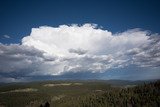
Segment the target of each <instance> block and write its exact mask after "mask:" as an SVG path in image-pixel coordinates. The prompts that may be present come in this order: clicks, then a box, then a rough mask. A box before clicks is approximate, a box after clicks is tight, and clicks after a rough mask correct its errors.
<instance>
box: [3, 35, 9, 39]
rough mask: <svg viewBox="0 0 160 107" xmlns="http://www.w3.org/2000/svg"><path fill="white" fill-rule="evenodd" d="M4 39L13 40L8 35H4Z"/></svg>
mask: <svg viewBox="0 0 160 107" xmlns="http://www.w3.org/2000/svg"><path fill="white" fill-rule="evenodd" d="M3 37H4V38H7V39H9V38H11V37H10V36H8V35H3Z"/></svg>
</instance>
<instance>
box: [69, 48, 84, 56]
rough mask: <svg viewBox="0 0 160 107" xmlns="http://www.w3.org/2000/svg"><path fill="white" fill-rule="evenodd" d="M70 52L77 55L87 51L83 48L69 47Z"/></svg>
mask: <svg viewBox="0 0 160 107" xmlns="http://www.w3.org/2000/svg"><path fill="white" fill-rule="evenodd" d="M68 51H69V52H70V53H76V54H78V55H83V54H86V53H87V50H83V49H80V48H78V49H69V50H68Z"/></svg>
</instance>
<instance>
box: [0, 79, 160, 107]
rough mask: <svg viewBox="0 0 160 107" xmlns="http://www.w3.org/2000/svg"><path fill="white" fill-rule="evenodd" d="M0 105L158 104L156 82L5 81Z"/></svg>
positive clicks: (105, 106) (123, 106)
mask: <svg viewBox="0 0 160 107" xmlns="http://www.w3.org/2000/svg"><path fill="white" fill-rule="evenodd" d="M136 84H138V85H136ZM0 107H160V81H159V80H158V81H152V82H149V81H147V82H143V83H142V81H141V82H127V81H113V80H112V81H95V80H94V81H46V82H32V83H21V84H16V83H15V84H6V85H1V86H0Z"/></svg>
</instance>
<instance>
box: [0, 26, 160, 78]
mask: <svg viewBox="0 0 160 107" xmlns="http://www.w3.org/2000/svg"><path fill="white" fill-rule="evenodd" d="M159 41H160V37H159V36H154V35H151V34H149V33H148V32H147V31H142V30H140V29H132V30H128V31H125V32H122V33H117V34H112V33H111V32H110V31H107V30H102V29H99V28H97V26H96V25H91V24H84V25H82V26H78V25H71V26H67V25H61V26H59V27H49V26H42V27H39V28H33V29H32V31H31V34H30V35H29V36H26V37H24V38H23V39H22V44H21V45H20V44H11V45H3V44H0V72H15V71H16V72H25V74H26V75H60V74H63V73H67V72H85V71H87V72H88V71H89V72H105V71H107V70H108V69H113V68H119V67H125V66H127V65H130V64H135V65H138V66H142V67H144V66H150V67H152V66H154V67H155V66H158V67H159V66H160V65H159V64H158V63H159V62H160V60H159V59H160V52H159V50H160V49H159V47H160V42H159ZM146 61H147V62H146Z"/></svg>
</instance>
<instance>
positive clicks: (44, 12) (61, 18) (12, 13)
mask: <svg viewBox="0 0 160 107" xmlns="http://www.w3.org/2000/svg"><path fill="white" fill-rule="evenodd" d="M159 5H160V2H159V0H134V1H133V0H93V1H90V0H57V1H55V0H1V1H0V17H1V18H0V25H1V26H0V29H1V30H0V43H1V45H3V46H1V49H0V50H1V51H6V50H7V49H8V50H7V51H6V53H13V51H14V50H11V49H12V48H13V49H14V48H15V50H19V51H20V53H22V51H23V52H24V53H25V54H26V53H30V54H33V55H35V56H37V54H35V53H43V52H39V51H42V50H43V51H45V52H46V53H47V54H48V53H49V54H51V53H52V52H51V53H50V51H49V50H46V49H44V48H43V49H41V48H40V47H38V46H39V45H35V44H33V43H31V37H32V36H34V37H36V35H37V34H36V35H34V34H35V32H36V31H34V30H32V28H37V30H38V28H39V27H40V26H43V28H42V29H40V31H39V33H41V34H42V33H43V32H44V31H45V30H47V31H48V32H52V33H54V32H53V30H50V28H47V27H45V26H51V27H52V28H60V25H66V26H67V25H68V26H67V27H68V29H69V30H67V32H69V33H70V28H71V29H72V27H73V28H74V27H75V29H77V27H78V28H80V29H81V30H82V32H84V31H83V30H84V29H86V28H88V29H90V30H89V31H91V32H92V31H93V33H96V32H97V29H101V30H102V33H100V34H99V35H103V31H104V32H105V34H104V35H110V34H108V33H112V34H111V36H113V38H114V36H117V35H119V36H121V37H123V36H124V34H128V35H129V34H130V33H131V34H132V35H131V36H134V35H135V34H136V35H140V36H136V38H138V40H139V41H138V42H137V40H136V39H135V38H134V37H133V38H128V37H126V36H124V37H126V39H127V40H128V41H131V42H133V43H137V44H139V45H133V44H127V43H126V44H125V45H124V44H122V42H124V40H122V41H117V42H116V43H114V44H113V43H110V44H111V46H110V47H108V48H105V47H102V46H101V45H100V49H99V48H97V50H93V49H92V48H86V49H82V48H81V47H80V46H79V45H78V46H79V48H77V47H78V46H77V47H74V48H73V47H72V48H71V47H69V46H70V44H69V43H68V44H69V45H67V46H68V47H66V48H68V51H69V52H70V53H71V54H75V53H78V52H79V53H78V55H79V56H78V58H79V57H82V56H80V53H85V52H88V53H87V54H86V56H87V55H96V57H100V55H107V56H105V57H106V58H108V57H110V56H108V55H109V54H115V53H117V54H118V49H123V48H125V49H127V50H128V51H127V52H129V51H133V50H132V49H133V48H134V49H135V48H138V49H139V47H141V46H140V45H142V44H141V43H140V42H144V44H145V45H146V44H147V45H148V44H149V42H148V41H147V40H146V38H147V37H148V35H155V33H157V34H156V35H157V36H158V37H157V36H156V37H157V38H158V39H156V40H159V33H160V29H159V26H160V22H159V21H160V20H159V19H160V12H159V10H160V7H159ZM86 23H90V24H89V25H87V27H83V25H85V24H86ZM71 24H78V25H75V26H72V25H71ZM92 24H97V25H98V27H97V26H95V25H92ZM94 27H95V28H94ZM135 28H140V29H138V30H132V31H131V32H129V31H128V30H130V29H135ZM60 29H65V30H66V28H65V27H61V28H60ZM105 30H107V31H105ZM146 30H147V31H146ZM76 32H78V30H76ZM61 33H62V32H60V34H61ZM121 33H122V34H121ZM31 34H33V35H31ZM62 34H63V33H62ZM62 34H61V35H62ZM86 34H87V33H84V35H86ZM116 34H117V35H116ZM141 34H145V36H144V35H141ZM46 35H48V36H45V34H44V35H41V38H42V37H44V38H49V37H50V35H49V34H46ZM26 36H30V37H28V38H26V39H24V37H26ZM69 36H70V35H69ZM41 38H38V39H36V40H35V41H37V40H38V41H41V40H42V39H41ZM71 38H72V37H71ZM61 39H63V38H61ZM88 39H89V40H90V38H89V37H88ZM95 39H96V37H95ZM130 39H131V40H130ZM141 39H142V41H141ZM143 39H144V40H143ZM49 40H50V39H49ZM69 40H71V39H69ZM115 40H116V38H115ZM132 40H133V41H132ZM150 40H153V39H150ZM154 40H155V39H154ZM154 40H153V41H154ZM43 42H44V41H43ZM52 42H54V41H52ZM61 42H62V43H61V44H62V45H59V44H58V45H57V43H55V44H56V46H57V47H58V46H60V47H61V46H63V43H64V41H61ZM101 42H102V41H101ZM106 42H107V41H106ZM158 42H159V41H158ZM6 44H8V45H6ZM11 44H12V45H14V46H12V45H11ZM16 44H22V46H21V45H16ZM23 44H24V45H25V46H26V45H27V46H33V47H34V48H36V49H29V48H28V47H23ZM82 44H85V43H82ZM98 44H100V43H99V42H98ZM115 44H120V46H121V47H117V51H114V50H115V49H116V48H115V47H114V45H115ZM47 45H53V44H49V43H48V42H47ZM105 45H107V44H105ZM126 45H128V46H126ZM157 45H158V46H159V44H158V43H155V44H154V45H151V44H150V45H148V46H147V49H148V50H144V49H142V48H140V49H139V50H141V51H142V50H143V51H144V52H141V54H142V53H147V55H150V56H154V55H153V53H152V54H151V53H148V52H149V49H150V48H152V46H154V47H155V46H157ZM7 46H8V47H7ZM85 46H90V44H89V45H88V44H87V45H85ZM107 46H108V45H107ZM117 46H118V45H117ZM111 47H113V48H111ZM10 48H11V49H10ZM23 48H24V49H26V50H23ZM45 48H46V47H45ZM102 48H103V50H104V51H102ZM27 49H28V50H27ZM58 49H60V50H58V51H54V52H53V53H52V54H54V55H58V57H61V54H64V53H63V52H62V50H64V49H63V48H58ZM107 49H109V51H108V50H107ZM154 49H155V50H154V52H156V55H159V54H158V53H159V48H157V47H156V48H154ZM29 50H34V51H35V53H31V52H30V51H29ZM97 51H98V52H97ZM134 51H135V50H134ZM58 52H59V54H57V53H58ZM127 52H126V53H123V54H125V55H126V54H127ZM136 52H137V51H136ZM138 52H139V51H138ZM20 53H16V54H15V55H17V54H18V55H19V54H20ZM67 53H68V52H67ZM104 53H106V54H104ZM65 54H66V53H65ZM117 54H116V55H117ZM154 54H155V53H154ZM9 55H12V54H9ZM27 55H28V54H27ZM38 55H39V54H38ZM98 55H99V56H98ZM116 55H113V56H111V57H112V58H113V59H114V60H116V61H119V60H121V61H122V60H127V59H128V60H133V59H134V58H136V59H134V61H130V62H128V63H132V64H130V65H129V66H128V65H127V67H123V68H119V67H118V64H117V62H114V65H113V64H112V65H110V67H111V69H108V68H107V69H103V70H102V72H101V71H100V72H101V73H100V72H96V73H93V72H92V71H91V72H90V70H89V71H88V68H87V69H85V70H86V71H87V73H86V75H88V76H87V77H85V78H90V77H93V79H94V78H98V79H132V80H136V79H157V78H160V71H159V64H158V63H159V62H160V61H159V56H156V58H155V57H154V60H152V59H149V58H151V57H146V56H147V55H146V56H145V57H144V56H143V58H146V59H148V60H150V61H151V62H150V63H149V64H148V63H147V64H146V63H145V64H142V65H145V66H146V65H147V66H149V65H150V66H149V67H143V68H142V67H139V66H140V64H141V63H144V62H142V60H140V59H142V56H138V55H139V54H138V55H137V54H136V55H133V56H129V55H128V54H127V55H126V56H127V58H124V57H126V56H123V58H121V59H116V58H115V57H116ZM5 56H6V58H5ZM86 56H83V58H84V59H83V60H85V61H86V60H87V59H85V58H88V56H87V57H86ZM1 57H2V58H0V60H1V61H0V62H1V63H2V64H1V66H0V67H1V69H0V70H1V71H0V77H3V79H2V80H1V81H4V80H5V81H19V78H20V79H21V78H22V80H25V77H27V78H28V77H29V78H30V77H32V76H33V74H34V76H37V77H38V76H39V75H42V74H45V73H42V71H40V72H37V73H35V72H34V73H33V72H32V70H35V68H34V69H33V67H30V65H28V66H29V67H28V69H26V68H23V66H22V68H20V67H18V68H16V67H15V66H16V64H15V63H18V61H19V59H14V60H15V62H14V64H12V63H11V62H13V58H11V59H12V60H11V59H10V58H9V56H7V55H6V54H5V55H1ZM43 57H44V56H43ZM47 57H48V56H47ZM49 57H53V56H49ZM65 57H70V55H69V56H65ZM75 57H77V55H75ZM27 58H28V57H27ZM56 58H57V57H56ZM89 58H90V60H91V59H92V60H93V58H95V56H89ZM48 59H49V58H47V60H48ZM2 60H7V61H8V62H7V61H6V62H5V63H4V62H3V61H2ZM36 60H37V59H36ZM128 60H127V61H128ZM148 60H146V61H148ZM155 60H156V61H157V60H158V61H157V62H155ZM29 61H30V57H29ZM72 61H73V60H72ZM76 61H78V60H76ZM87 61H88V60H87ZM87 61H86V62H87ZM31 62H32V61H31ZM33 62H34V61H33ZM33 62H32V63H33ZM82 62H83V61H82ZM10 63H11V65H6V64H10ZM68 63H69V62H68ZM83 63H84V62H83ZM121 63H122V62H121ZM139 63H140V64H139ZM45 64H46V63H45ZM69 64H70V66H71V65H72V67H73V64H71V63H69ZM88 64H91V63H90V62H89V63H88ZM92 64H93V62H92ZM94 64H95V62H94ZM24 65H25V64H24ZM34 65H36V66H38V65H40V64H37V63H36V62H34ZM61 65H62V64H61ZM135 65H136V66H135ZM137 65H138V67H137ZM142 65H141V66H142ZM5 66H13V67H12V68H14V69H15V70H14V71H12V70H8V69H6V68H5ZM32 66H33V65H32ZM46 66H47V67H46ZM48 66H49V65H45V67H46V69H45V70H48V69H51V68H50V67H49V68H48ZM67 66H68V65H67ZM76 66H77V65H76ZM79 66H82V67H83V68H85V67H86V66H83V64H81V63H80V64H79ZM96 66H97V65H96ZM105 66H107V65H105ZM123 66H125V65H124V64H123ZM132 66H134V67H132ZM155 66H156V67H155ZM45 67H44V68H45ZM74 67H75V65H74ZM55 68H57V66H55ZM10 69H11V68H10ZM37 69H38V70H39V68H36V70H37ZM53 69H54V68H53ZM58 69H59V68H58ZM68 69H69V68H68ZM41 70H42V69H41ZM43 70H44V69H43ZM54 70H57V69H54ZM81 70H82V69H81ZM27 71H29V72H30V73H29V74H28V73H26V72H27ZM78 71H79V70H78ZM82 71H83V70H82ZM128 71H129V72H128ZM144 71H146V72H144ZM151 71H153V72H151ZM15 72H16V74H17V75H15V76H14V75H12V74H13V73H15ZM76 72H77V71H76ZM88 72H89V73H88ZM72 73H73V72H67V75H71V76H69V77H71V78H72V77H74V78H77V79H78V78H79V77H78V75H79V72H78V75H77V74H76V73H75V74H74V76H73V74H72ZM80 73H81V72H80ZM83 73H84V72H83ZM25 74H26V75H25ZM51 74H55V73H51V71H49V72H47V73H46V74H45V76H46V75H47V76H48V75H49V76H50V75H51ZM63 75H66V74H65V73H64V74H63ZM83 75H84V74H83ZM138 76H139V77H138ZM16 77H17V78H18V79H17V78H16ZM136 77H137V78H136ZM20 81H21V80H20Z"/></svg>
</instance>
